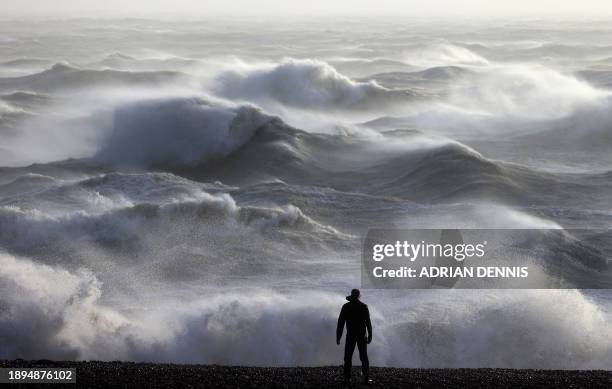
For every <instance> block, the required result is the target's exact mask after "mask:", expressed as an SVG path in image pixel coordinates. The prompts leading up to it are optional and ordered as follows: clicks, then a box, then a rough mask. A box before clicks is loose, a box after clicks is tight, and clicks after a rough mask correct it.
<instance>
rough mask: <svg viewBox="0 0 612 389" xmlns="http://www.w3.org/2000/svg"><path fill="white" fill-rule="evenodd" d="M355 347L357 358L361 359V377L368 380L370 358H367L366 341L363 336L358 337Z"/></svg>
mask: <svg viewBox="0 0 612 389" xmlns="http://www.w3.org/2000/svg"><path fill="white" fill-rule="evenodd" d="M357 348H358V349H359V359H360V360H361V371H362V373H363V379H364V380H365V381H368V379H369V377H370V360H369V359H368V343H367V342H366V339H365V337H361V338H359V340H358V341H357Z"/></svg>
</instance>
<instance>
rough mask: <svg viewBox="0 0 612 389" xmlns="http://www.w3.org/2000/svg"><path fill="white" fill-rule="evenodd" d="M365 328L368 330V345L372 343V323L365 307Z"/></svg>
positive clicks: (368, 311)
mask: <svg viewBox="0 0 612 389" xmlns="http://www.w3.org/2000/svg"><path fill="white" fill-rule="evenodd" d="M365 311H366V328H367V330H368V344H369V343H370V342H371V341H372V322H371V321H370V310H369V309H368V306H367V305H366V308H365Z"/></svg>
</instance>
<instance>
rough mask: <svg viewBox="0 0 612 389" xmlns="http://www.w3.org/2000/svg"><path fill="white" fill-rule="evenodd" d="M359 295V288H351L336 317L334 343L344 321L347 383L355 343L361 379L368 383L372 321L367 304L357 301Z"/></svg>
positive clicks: (340, 336) (339, 336) (338, 338)
mask: <svg viewBox="0 0 612 389" xmlns="http://www.w3.org/2000/svg"><path fill="white" fill-rule="evenodd" d="M360 295H361V293H360V292H359V289H353V290H351V295H350V296H347V297H346V299H347V300H348V301H349V302H348V303H346V304H344V305H343V306H342V310H341V311H340V316H339V317H338V328H337V329H336V343H337V344H340V339H341V338H342V331H343V330H344V325H345V323H346V343H345V345H344V380H345V382H346V383H347V384H348V383H350V380H351V367H352V364H353V352H354V351H355V345H357V349H359V359H360V360H361V371H362V372H363V380H364V382H365V383H366V384H369V383H370V379H369V368H370V361H369V360H368V344H370V342H372V323H371V322H370V311H369V310H368V306H367V305H366V304H364V303H362V302H361V301H359V296H360ZM366 330H367V331H366ZM366 332H367V334H366ZM366 335H367V336H366Z"/></svg>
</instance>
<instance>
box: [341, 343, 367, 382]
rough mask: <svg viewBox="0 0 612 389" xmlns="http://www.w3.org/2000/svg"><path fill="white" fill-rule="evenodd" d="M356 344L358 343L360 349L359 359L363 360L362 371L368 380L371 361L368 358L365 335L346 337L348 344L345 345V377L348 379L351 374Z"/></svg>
mask: <svg viewBox="0 0 612 389" xmlns="http://www.w3.org/2000/svg"><path fill="white" fill-rule="evenodd" d="M355 345H357V349H358V350H359V359H360V360H361V371H362V372H363V378H364V379H366V380H367V379H368V371H369V367H370V361H369V360H368V343H367V342H366V338H365V336H357V337H356V336H347V337H346V344H345V345H344V377H345V378H347V379H348V378H350V376H351V367H352V366H353V352H354V351H355Z"/></svg>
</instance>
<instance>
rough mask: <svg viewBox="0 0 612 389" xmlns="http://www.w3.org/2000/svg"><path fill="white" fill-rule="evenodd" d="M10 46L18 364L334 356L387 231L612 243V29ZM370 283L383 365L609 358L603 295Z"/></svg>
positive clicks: (100, 33) (576, 25)
mask: <svg viewBox="0 0 612 389" xmlns="http://www.w3.org/2000/svg"><path fill="white" fill-rule="evenodd" d="M0 37H3V38H1V39H0V166H2V167H0V358H1V359H6V358H9V359H10V358H24V359H43V358H45V359H102V360H116V359H122V360H135V361H171V362H185V363H216V364H232V365H264V366H270V365H289V366H291V365H324V364H338V363H340V361H341V358H342V354H341V352H342V350H341V349H340V348H338V347H337V346H336V345H335V343H334V342H333V333H334V329H335V325H336V319H337V314H338V312H339V309H340V306H341V304H342V303H343V301H344V296H345V295H346V293H347V291H348V290H350V289H351V288H353V287H355V286H358V285H359V283H360V260H361V244H362V237H363V235H364V234H365V232H366V231H367V230H368V229H369V228H375V227H379V228H380V227H384V228H411V227H412V228H496V229H500V228H533V229H537V228H542V229H546V228H563V229H571V228H610V224H611V221H612V216H611V212H610V204H612V202H611V201H610V200H612V183H611V181H610V177H612V154H611V153H610V147H612V135H611V132H610V131H612V110H611V108H612V95H611V91H612V89H611V88H612V28H610V25H609V23H604V22H601V23H598V22H577V21H567V20H566V21H562V22H555V21H552V20H548V21H538V20H531V21H519V20H515V21H508V20H506V21H504V22H503V23H502V22H495V23H493V22H480V23H478V24H474V23H471V24H470V23H461V22H459V21H455V22H448V21H447V22H442V21H423V20H405V21H399V20H397V19H395V20H384V19H376V20H375V19H370V20H365V19H364V20H363V21H353V22H351V23H346V22H342V21H340V20H338V21H336V22H334V21H332V20H331V19H328V20H326V21H324V22H320V23H316V22H299V23H291V24H289V23H283V22H281V21H276V22H267V23H258V22H244V21H242V22H240V23H239V22H220V21H216V22H212V21H210V20H208V21H174V22H173V21H158V20H145V19H126V20H121V19H116V20H110V19H109V20H104V19H100V20H86V19H74V20H67V21H38V22H29V23H22V22H19V21H3V22H0ZM603 243H604V246H605V247H612V246H610V244H611V243H612V242H603ZM608 254H609V253H608ZM543 260H544V259H543ZM584 274H587V275H588V274H592V275H593V277H595V276H597V277H600V278H605V279H609V278H610V277H612V274H611V270H610V266H609V255H608V262H607V264H606V266H604V269H601V268H589V267H588V266H584V269H581V273H580V274H576V275H575V277H582V276H584ZM544 276H546V274H544ZM570 280H571V275H570ZM363 294H364V298H363V299H364V301H365V302H367V303H368V304H369V305H370V310H371V312H372V315H373V325H374V341H373V343H372V345H371V352H370V354H371V360H372V363H373V364H374V365H381V366H382V365H386V366H398V367H403V366H407V367H511V368H555V369H556V368H559V369H609V367H610V366H611V364H612V326H611V325H610V323H612V303H611V298H612V295H611V294H610V293H609V292H608V291H607V290H599V291H595V290H521V291H519V290H516V291H512V290H484V291H468V290H464V291H462V290H428V291H425V290H424V291H407V290H395V291H393V290H389V291H385V290H364V291H363ZM262 350H263V351H262Z"/></svg>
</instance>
